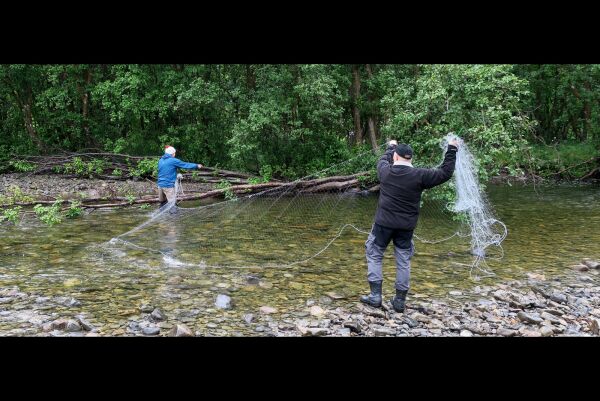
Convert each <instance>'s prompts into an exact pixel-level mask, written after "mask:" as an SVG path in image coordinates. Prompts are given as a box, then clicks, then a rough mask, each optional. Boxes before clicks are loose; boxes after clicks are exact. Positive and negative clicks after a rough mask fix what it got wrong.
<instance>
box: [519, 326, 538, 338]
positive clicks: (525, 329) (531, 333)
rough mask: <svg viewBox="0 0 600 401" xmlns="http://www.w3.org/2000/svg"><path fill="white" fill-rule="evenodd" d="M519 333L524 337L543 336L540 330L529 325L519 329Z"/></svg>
mask: <svg viewBox="0 0 600 401" xmlns="http://www.w3.org/2000/svg"><path fill="white" fill-rule="evenodd" d="M519 333H520V334H521V335H522V336H523V337H541V336H542V333H540V332H539V331H538V330H534V329H531V328H529V327H527V326H522V327H521V328H520V329H519Z"/></svg>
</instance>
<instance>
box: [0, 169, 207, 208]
mask: <svg viewBox="0 0 600 401" xmlns="http://www.w3.org/2000/svg"><path fill="white" fill-rule="evenodd" d="M183 185H184V189H185V190H186V191H189V192H205V191H208V190H211V189H213V188H214V185H212V184H207V183H201V182H195V181H193V180H191V179H189V180H184V181H183ZM15 188H18V189H15ZM15 194H16V195H17V197H21V198H23V197H31V198H33V200H34V201H52V200H55V199H57V198H59V197H60V198H62V199H65V200H67V199H81V198H107V199H111V198H115V197H126V196H134V197H136V198H141V197H143V196H148V195H152V196H156V194H157V192H156V182H155V181H151V180H148V179H138V180H107V179H95V178H91V179H88V178H67V177H63V176H61V175H57V174H52V175H31V174H27V173H13V174H2V175H0V196H4V197H15ZM16 200H17V201H18V200H19V199H16Z"/></svg>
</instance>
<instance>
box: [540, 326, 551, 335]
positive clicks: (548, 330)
mask: <svg viewBox="0 0 600 401" xmlns="http://www.w3.org/2000/svg"><path fill="white" fill-rule="evenodd" d="M540 333H541V334H542V337H550V336H551V335H552V334H554V331H553V330H552V327H549V326H542V327H541V328H540Z"/></svg>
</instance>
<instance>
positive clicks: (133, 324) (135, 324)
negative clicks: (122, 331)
mask: <svg viewBox="0 0 600 401" xmlns="http://www.w3.org/2000/svg"><path fill="white" fill-rule="evenodd" d="M127 327H129V329H130V330H131V331H139V330H141V327H140V324H139V323H138V322H130V323H129V325H127Z"/></svg>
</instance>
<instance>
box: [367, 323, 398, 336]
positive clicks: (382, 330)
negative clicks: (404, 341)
mask: <svg viewBox="0 0 600 401" xmlns="http://www.w3.org/2000/svg"><path fill="white" fill-rule="evenodd" d="M371 329H372V330H373V334H375V335H376V336H395V335H396V330H394V329H391V328H389V327H383V326H377V325H374V326H371Z"/></svg>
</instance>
